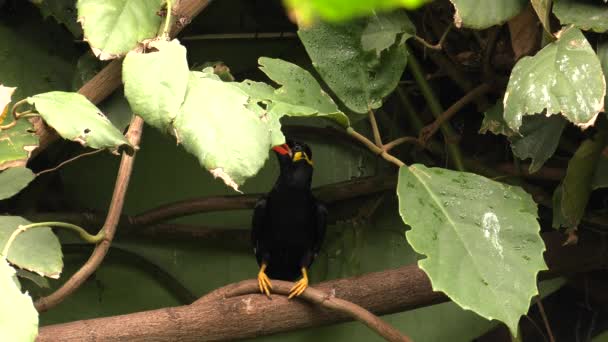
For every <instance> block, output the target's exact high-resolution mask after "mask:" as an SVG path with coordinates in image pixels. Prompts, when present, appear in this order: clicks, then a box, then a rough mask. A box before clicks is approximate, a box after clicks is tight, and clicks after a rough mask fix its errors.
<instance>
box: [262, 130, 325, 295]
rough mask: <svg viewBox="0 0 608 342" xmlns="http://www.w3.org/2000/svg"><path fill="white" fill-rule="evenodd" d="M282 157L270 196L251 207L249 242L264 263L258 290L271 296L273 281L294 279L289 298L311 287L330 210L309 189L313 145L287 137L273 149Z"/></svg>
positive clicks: (279, 157)
mask: <svg viewBox="0 0 608 342" xmlns="http://www.w3.org/2000/svg"><path fill="white" fill-rule="evenodd" d="M272 149H273V150H274V151H275V152H276V155H277V158H278V159H279V166H280V174H279V177H278V179H277V181H276V183H275V184H274V187H273V188H272V190H271V191H270V193H268V195H266V196H264V197H262V198H260V199H259V200H258V202H257V203H256V206H255V209H254V211H253V222H252V229H251V242H252V244H253V251H254V253H255V257H256V259H257V261H258V265H259V266H260V271H259V273H258V284H259V286H260V291H261V292H262V293H265V294H266V295H267V296H269V297H270V289H272V284H271V283H270V279H269V278H272V279H281V280H289V281H295V280H296V279H297V278H298V277H299V276H300V275H301V276H302V279H300V280H299V281H298V282H297V283H296V284H295V285H294V287H293V288H292V289H291V291H290V294H289V298H292V297H294V296H299V295H300V294H302V292H304V290H305V289H306V287H308V274H307V269H308V268H309V267H310V265H311V264H312V262H313V260H314V258H315V256H316V255H317V253H318V252H319V250H320V248H321V244H322V242H323V238H324V236H325V225H326V218H327V209H325V206H324V205H323V204H321V203H320V202H319V201H317V199H316V198H315V197H314V196H313V194H312V191H311V190H310V184H311V182H312V172H313V162H312V152H311V150H310V148H309V147H308V146H307V145H305V144H302V143H298V142H294V141H287V143H286V144H283V145H280V146H275V147H273V148H272Z"/></svg>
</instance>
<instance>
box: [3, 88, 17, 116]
mask: <svg viewBox="0 0 608 342" xmlns="http://www.w3.org/2000/svg"><path fill="white" fill-rule="evenodd" d="M15 89H17V88H14V87H6V86H3V85H2V84H0V124H2V123H3V122H4V120H5V119H6V115H7V114H8V105H9V103H11V98H12V96H13V93H14V92H15Z"/></svg>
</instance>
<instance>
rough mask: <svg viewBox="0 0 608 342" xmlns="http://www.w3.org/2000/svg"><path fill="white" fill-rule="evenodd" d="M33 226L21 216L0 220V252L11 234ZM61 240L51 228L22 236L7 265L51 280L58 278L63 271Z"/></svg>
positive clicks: (14, 247) (39, 229)
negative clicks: (18, 229) (15, 266)
mask: <svg viewBox="0 0 608 342" xmlns="http://www.w3.org/2000/svg"><path fill="white" fill-rule="evenodd" d="M30 223H31V222H30V221H28V220H26V219H24V218H23V217H20V216H0V251H1V250H2V249H4V246H5V245H6V242H7V241H8V239H9V237H10V236H11V234H12V233H13V232H14V231H15V230H16V229H17V228H19V226H24V225H27V224H30ZM62 258H63V254H62V253H61V245H60V244H59V240H58V239H57V237H56V236H55V234H53V231H52V230H51V228H47V227H38V228H32V229H29V230H26V231H25V232H23V233H21V234H19V235H18V236H17V238H16V239H15V241H13V243H12V244H11V246H10V249H9V251H8V261H10V262H11V264H13V265H17V266H19V267H20V268H23V269H26V270H28V271H32V272H35V273H37V274H40V275H43V276H45V277H49V278H59V275H60V274H61V270H62V269H63V260H62Z"/></svg>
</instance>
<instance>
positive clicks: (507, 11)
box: [450, 0, 528, 30]
mask: <svg viewBox="0 0 608 342" xmlns="http://www.w3.org/2000/svg"><path fill="white" fill-rule="evenodd" d="M450 1H451V2H452V4H453V5H454V8H455V9H456V12H455V13H454V24H455V25H456V27H467V28H473V29H477V30H483V29H487V28H488V27H490V26H494V25H500V24H502V23H504V22H506V21H507V20H509V19H511V18H513V17H514V16H516V15H517V14H519V12H521V11H522V10H523V9H524V8H525V7H526V5H527V4H528V1H527V0H501V1H486V0H450Z"/></svg>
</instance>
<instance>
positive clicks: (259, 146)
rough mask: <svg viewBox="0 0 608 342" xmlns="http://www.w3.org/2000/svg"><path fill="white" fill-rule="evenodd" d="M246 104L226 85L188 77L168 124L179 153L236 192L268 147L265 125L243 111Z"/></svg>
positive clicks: (263, 158) (241, 95)
mask: <svg viewBox="0 0 608 342" xmlns="http://www.w3.org/2000/svg"><path fill="white" fill-rule="evenodd" d="M213 76H215V75H213ZM215 77H216V78H217V76H215ZM248 100H249V96H247V94H245V92H243V91H242V90H241V89H239V88H237V87H236V86H234V85H233V84H231V83H226V82H222V81H221V80H219V78H217V79H214V78H211V77H206V76H205V74H203V73H200V72H190V79H189V81H188V90H187V91H186V99H185V100H184V103H183V105H182V107H181V108H180V111H179V114H178V116H177V118H176V119H175V122H174V127H175V132H176V136H177V139H178V141H179V142H180V143H181V144H182V145H183V146H184V148H185V149H186V150H187V151H189V152H190V153H192V154H194V155H195V156H196V157H197V158H198V159H199V161H200V163H201V165H203V166H204V167H205V168H206V169H207V170H209V171H210V172H211V173H212V174H213V175H214V176H215V177H220V178H222V179H223V180H224V182H225V183H226V185H228V186H230V187H232V188H234V189H235V190H237V191H238V187H239V185H241V184H243V182H244V181H245V179H247V178H249V177H251V176H253V175H255V174H256V173H257V172H258V171H259V170H260V168H261V167H262V166H263V165H264V162H265V161H266V158H268V151H269V150H270V148H271V147H272V146H271V140H270V132H269V129H268V127H269V126H268V124H267V122H266V121H265V120H264V119H263V117H261V116H260V115H258V114H256V113H255V112H254V111H252V110H250V109H248V108H247V104H248Z"/></svg>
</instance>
